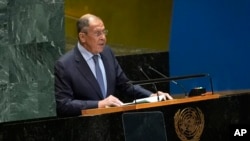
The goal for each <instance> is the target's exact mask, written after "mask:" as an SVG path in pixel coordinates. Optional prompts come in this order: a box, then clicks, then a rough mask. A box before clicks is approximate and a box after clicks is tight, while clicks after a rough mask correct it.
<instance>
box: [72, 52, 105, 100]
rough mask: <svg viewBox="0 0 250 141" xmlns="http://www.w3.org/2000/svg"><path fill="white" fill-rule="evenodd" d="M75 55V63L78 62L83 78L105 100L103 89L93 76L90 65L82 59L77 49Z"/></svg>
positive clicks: (77, 65)
mask: <svg viewBox="0 0 250 141" xmlns="http://www.w3.org/2000/svg"><path fill="white" fill-rule="evenodd" d="M74 55H75V61H76V67H77V69H78V70H79V72H80V73H81V74H82V75H83V77H84V78H85V79H86V80H87V81H88V83H89V84H90V85H91V86H92V87H93V89H94V90H95V91H96V93H97V94H98V96H99V97H100V98H101V99H103V95H102V93H101V89H100V87H99V84H98V82H97V80H96V78H95V76H94V75H93V73H92V71H91V69H90V68H89V65H88V64H87V62H86V61H85V60H84V58H83V57H82V55H81V53H80V51H79V50H78V48H77V47H75V49H74Z"/></svg>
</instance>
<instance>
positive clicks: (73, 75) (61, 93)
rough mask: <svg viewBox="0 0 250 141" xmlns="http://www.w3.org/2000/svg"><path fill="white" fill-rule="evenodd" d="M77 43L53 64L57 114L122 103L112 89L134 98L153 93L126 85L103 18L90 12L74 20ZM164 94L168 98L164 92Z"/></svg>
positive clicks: (71, 113) (65, 114) (63, 114)
mask: <svg viewBox="0 0 250 141" xmlns="http://www.w3.org/2000/svg"><path fill="white" fill-rule="evenodd" d="M77 32H78V43H77V45H76V47H75V48H74V49H72V50H71V51H69V52H68V53H66V54H65V55H63V56H62V57H61V58H60V59H59V60H58V61H57V62H56V64H55V96H56V106H57V114H58V116H77V115H80V114H81V110H83V109H90V108H104V107H107V106H121V105H122V104H123V103H122V102H121V101H120V100H119V99H118V98H117V97H115V96H114V95H115V93H114V92H115V90H120V91H122V92H123V93H124V94H127V95H130V96H134V95H135V96H136V97H137V98H143V97H149V96H154V95H156V94H153V93H152V92H150V91H148V90H146V89H144V88H142V87H140V86H138V85H131V84H129V83H128V82H129V79H128V78H127V77H126V75H125V74H124V72H123V70H122V69H121V67H120V65H119V64H118V62H117V60H116V58H115V56H114V54H113V52H112V51H111V49H110V48H109V47H108V46H106V34H107V30H105V26H104V23H103V21H102V20H101V19H100V18H99V17H97V16H95V15H92V14H86V15H83V16H82V17H81V18H80V19H79V20H78V21H77ZM158 93H159V94H165V95H166V96H168V97H169V98H171V97H170V96H169V95H168V94H167V93H163V92H158Z"/></svg>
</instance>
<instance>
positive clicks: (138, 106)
mask: <svg viewBox="0 0 250 141" xmlns="http://www.w3.org/2000/svg"><path fill="white" fill-rule="evenodd" d="M219 97H220V95H219V94H210V93H208V94H204V95H201V96H195V97H187V98H181V99H172V100H166V101H160V102H152V103H140V104H134V105H126V106H122V107H109V108H97V109H87V110H82V115H83V116H94V115H102V114H107V113H116V112H126V111H132V110H140V109H146V108H154V107H162V106H170V105H176V104H182V103H190V102H197V101H204V100H210V99H217V98H219Z"/></svg>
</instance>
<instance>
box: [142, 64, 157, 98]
mask: <svg viewBox="0 0 250 141" xmlns="http://www.w3.org/2000/svg"><path fill="white" fill-rule="evenodd" d="M139 70H140V71H141V72H142V74H143V75H144V76H145V77H146V78H147V79H148V80H150V78H149V77H148V75H147V74H146V73H145V72H144V71H143V69H142V67H140V66H139ZM152 85H153V88H154V90H155V91H156V95H157V100H158V102H159V101H160V97H159V93H158V90H157V87H156V85H155V83H152Z"/></svg>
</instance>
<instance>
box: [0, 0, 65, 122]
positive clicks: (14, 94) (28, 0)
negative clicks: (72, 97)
mask: <svg viewBox="0 0 250 141" xmlns="http://www.w3.org/2000/svg"><path fill="white" fill-rule="evenodd" d="M64 44H65V43H64V1H63V0H22V1H20V0H0V97H1V98H0V122H7V121H16V120H24V119H33V118H41V117H50V116H55V114H56V113H55V99H54V75H53V69H54V62H55V60H56V59H57V58H58V57H59V56H60V55H61V54H62V52H63V50H64V48H65V45H64Z"/></svg>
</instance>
